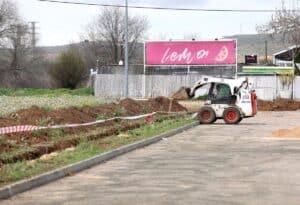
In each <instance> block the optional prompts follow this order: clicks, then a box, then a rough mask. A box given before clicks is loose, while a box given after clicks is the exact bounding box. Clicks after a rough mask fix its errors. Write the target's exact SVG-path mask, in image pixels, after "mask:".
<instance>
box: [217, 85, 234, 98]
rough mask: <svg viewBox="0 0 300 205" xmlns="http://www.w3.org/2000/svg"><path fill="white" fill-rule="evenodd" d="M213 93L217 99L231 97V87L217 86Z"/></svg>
mask: <svg viewBox="0 0 300 205" xmlns="http://www.w3.org/2000/svg"><path fill="white" fill-rule="evenodd" d="M213 92H214V96H215V98H216V99H222V98H227V97H230V96H231V91H230V87H229V86H228V85H226V84H216V85H215V87H214V91H213Z"/></svg>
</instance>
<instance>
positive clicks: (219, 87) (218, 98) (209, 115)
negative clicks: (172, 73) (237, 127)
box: [186, 76, 257, 124]
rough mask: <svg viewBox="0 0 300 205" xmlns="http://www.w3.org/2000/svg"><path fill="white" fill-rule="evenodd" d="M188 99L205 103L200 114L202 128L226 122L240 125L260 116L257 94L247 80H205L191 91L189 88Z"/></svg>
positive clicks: (187, 90) (187, 89)
mask: <svg viewBox="0 0 300 205" xmlns="http://www.w3.org/2000/svg"><path fill="white" fill-rule="evenodd" d="M186 92H187V95H188V96H189V98H194V99H199V98H202V99H204V100H206V101H205V104H204V106H202V107H201V108H200V110H199V112H198V119H199V121H200V123H201V124H211V123H214V122H215V121H216V120H217V119H224V121H225V122H226V123H227V124H238V123H239V122H241V120H242V119H243V118H248V117H254V116H255V115H256V113H257V102H256V94H255V91H254V90H253V89H252V85H251V83H249V82H248V79H246V78H239V79H224V78H215V77H209V76H203V77H202V78H201V79H200V80H199V81H197V82H196V83H195V85H194V87H192V88H186Z"/></svg>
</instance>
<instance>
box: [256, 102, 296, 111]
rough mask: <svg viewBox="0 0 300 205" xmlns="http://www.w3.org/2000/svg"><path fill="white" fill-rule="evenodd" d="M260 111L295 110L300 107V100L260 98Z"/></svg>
mask: <svg viewBox="0 0 300 205" xmlns="http://www.w3.org/2000/svg"><path fill="white" fill-rule="evenodd" d="M257 103H258V105H257V106H258V110H260V111H293V110H298V109H300V102H298V101H294V100H289V99H277V100H275V101H263V100H258V101H257Z"/></svg>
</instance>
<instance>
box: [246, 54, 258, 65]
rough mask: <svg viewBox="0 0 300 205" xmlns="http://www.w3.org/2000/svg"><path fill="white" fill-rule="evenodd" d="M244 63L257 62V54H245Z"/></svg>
mask: <svg viewBox="0 0 300 205" xmlns="http://www.w3.org/2000/svg"><path fill="white" fill-rule="evenodd" d="M245 64H257V55H245Z"/></svg>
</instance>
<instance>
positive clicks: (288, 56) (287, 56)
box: [273, 45, 300, 67]
mask: <svg viewBox="0 0 300 205" xmlns="http://www.w3.org/2000/svg"><path fill="white" fill-rule="evenodd" d="M299 51H300V45H294V46H290V47H288V48H287V49H285V50H282V51H279V52H277V53H274V54H273V64H274V65H277V66H283V67H293V66H294V59H295V58H296V55H297V54H298V53H299Z"/></svg>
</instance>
